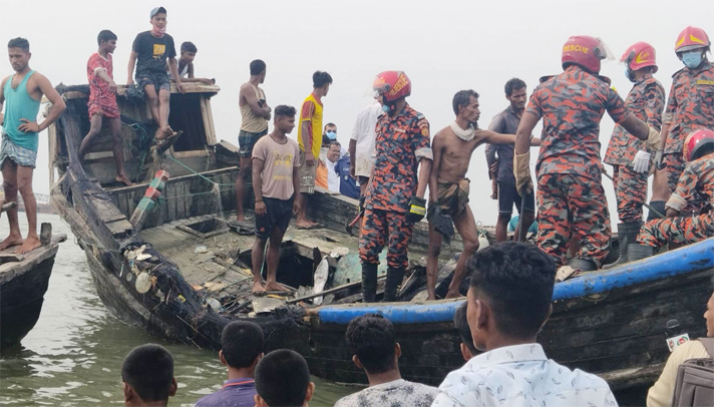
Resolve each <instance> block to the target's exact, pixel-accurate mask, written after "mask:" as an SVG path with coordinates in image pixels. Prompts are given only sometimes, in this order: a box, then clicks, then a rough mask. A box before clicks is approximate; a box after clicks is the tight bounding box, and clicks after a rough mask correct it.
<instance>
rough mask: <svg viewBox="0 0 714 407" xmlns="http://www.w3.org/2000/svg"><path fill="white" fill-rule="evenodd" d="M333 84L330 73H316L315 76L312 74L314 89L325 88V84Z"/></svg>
mask: <svg viewBox="0 0 714 407" xmlns="http://www.w3.org/2000/svg"><path fill="white" fill-rule="evenodd" d="M328 83H329V84H332V76H330V74H329V73H327V72H322V71H315V73H314V74H312V86H313V87H314V88H321V87H323V86H325V84H328Z"/></svg>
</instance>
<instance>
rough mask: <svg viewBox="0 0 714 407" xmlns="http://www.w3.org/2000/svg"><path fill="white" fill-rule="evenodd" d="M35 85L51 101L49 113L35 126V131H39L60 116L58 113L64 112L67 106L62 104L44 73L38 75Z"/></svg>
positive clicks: (60, 98)
mask: <svg viewBox="0 0 714 407" xmlns="http://www.w3.org/2000/svg"><path fill="white" fill-rule="evenodd" d="M37 86H38V87H39V88H40V91H41V92H42V94H43V95H45V97H46V98H47V100H49V101H50V103H52V108H51V109H50V113H49V114H48V115H47V118H46V119H45V120H43V121H42V123H40V125H39V126H38V128H37V132H38V133H39V132H41V131H42V130H44V129H46V128H48V127H50V124H52V123H54V122H55V121H56V120H57V119H58V118H59V117H60V115H62V112H64V110H65V109H66V108H67V106H66V105H65V104H64V100H63V99H62V96H60V94H59V93H57V91H56V90H55V88H53V87H52V84H51V83H50V81H49V79H47V77H45V76H44V75H38V78H37Z"/></svg>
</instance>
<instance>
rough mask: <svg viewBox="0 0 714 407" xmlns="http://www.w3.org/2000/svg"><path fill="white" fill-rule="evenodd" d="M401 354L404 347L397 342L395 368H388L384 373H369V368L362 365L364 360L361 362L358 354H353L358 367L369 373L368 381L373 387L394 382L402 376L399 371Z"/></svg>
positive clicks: (353, 359)
mask: <svg viewBox="0 0 714 407" xmlns="http://www.w3.org/2000/svg"><path fill="white" fill-rule="evenodd" d="M401 356H402V347H401V346H400V345H399V344H398V343H396V344H394V365H393V366H394V369H391V370H387V371H386V372H384V373H369V372H368V371H367V369H365V368H364V366H362V362H360V360H359V357H357V355H353V356H352V362H353V363H354V364H355V366H357V368H358V369H362V370H364V373H365V374H366V375H367V381H368V382H369V386H370V387H372V386H378V385H380V384H384V383H389V382H393V381H395V380H399V379H401V378H402V374H401V373H400V372H399V363H398V360H399V358H400V357H401Z"/></svg>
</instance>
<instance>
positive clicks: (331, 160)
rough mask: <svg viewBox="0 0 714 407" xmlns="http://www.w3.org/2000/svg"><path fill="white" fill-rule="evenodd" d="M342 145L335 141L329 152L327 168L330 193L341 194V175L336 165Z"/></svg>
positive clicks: (326, 161)
mask: <svg viewBox="0 0 714 407" xmlns="http://www.w3.org/2000/svg"><path fill="white" fill-rule="evenodd" d="M341 148H342V146H340V143H338V142H337V141H333V142H331V143H330V146H329V148H328V150H327V159H326V160H325V167H327V189H328V190H329V191H330V192H335V193H338V194H339V193H340V175H339V174H338V173H337V171H336V170H335V165H337V161H338V160H339V159H340V149H341Z"/></svg>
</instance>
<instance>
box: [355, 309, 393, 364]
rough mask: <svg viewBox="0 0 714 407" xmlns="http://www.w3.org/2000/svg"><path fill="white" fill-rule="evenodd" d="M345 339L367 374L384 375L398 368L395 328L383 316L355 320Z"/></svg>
mask: <svg viewBox="0 0 714 407" xmlns="http://www.w3.org/2000/svg"><path fill="white" fill-rule="evenodd" d="M345 339H346V340H347V345H348V346H349V347H350V350H351V351H352V354H353V355H357V357H358V358H359V361H360V363H361V364H362V366H363V367H364V368H365V370H366V371H367V373H371V374H376V373H384V372H387V371H389V370H392V369H395V368H396V366H395V362H394V352H395V345H396V343H397V341H396V339H395V335H394V326H393V325H392V323H391V322H389V320H387V319H384V317H382V316H381V315H379V314H366V315H364V316H361V317H357V318H355V319H353V320H352V321H350V324H349V325H348V326H347V332H346V333H345Z"/></svg>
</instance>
